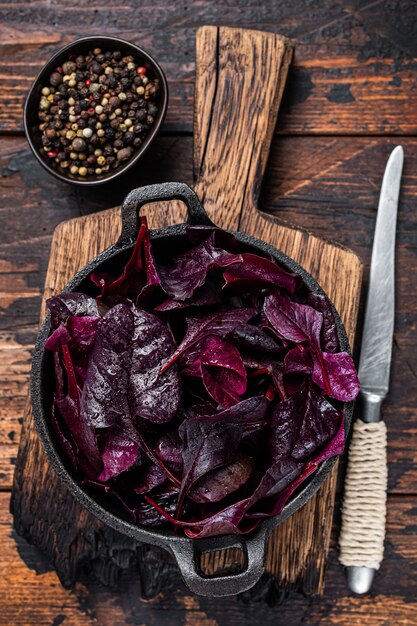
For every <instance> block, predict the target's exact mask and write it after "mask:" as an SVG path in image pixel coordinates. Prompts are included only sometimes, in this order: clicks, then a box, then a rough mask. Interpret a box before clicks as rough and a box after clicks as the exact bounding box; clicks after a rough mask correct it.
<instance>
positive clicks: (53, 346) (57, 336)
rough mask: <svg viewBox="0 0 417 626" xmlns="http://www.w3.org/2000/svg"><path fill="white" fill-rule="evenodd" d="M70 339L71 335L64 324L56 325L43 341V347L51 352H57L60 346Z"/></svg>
mask: <svg viewBox="0 0 417 626" xmlns="http://www.w3.org/2000/svg"><path fill="white" fill-rule="evenodd" d="M70 341H71V335H70V334H69V332H68V329H67V327H66V326H64V324H61V326H58V328H56V329H55V330H54V332H53V333H52V335H49V337H48V339H47V340H46V342H45V348H46V349H47V350H51V351H52V352H59V350H60V349H61V348H62V346H66V345H67V344H68V343H70Z"/></svg>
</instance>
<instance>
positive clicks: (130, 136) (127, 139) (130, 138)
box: [123, 131, 135, 144]
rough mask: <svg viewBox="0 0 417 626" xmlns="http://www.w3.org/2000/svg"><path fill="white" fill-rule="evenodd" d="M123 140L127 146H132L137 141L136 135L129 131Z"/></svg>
mask: <svg viewBox="0 0 417 626" xmlns="http://www.w3.org/2000/svg"><path fill="white" fill-rule="evenodd" d="M123 139H124V142H125V144H130V143H132V142H133V141H134V139H135V133H132V132H131V131H127V132H126V133H125V136H124V137H123Z"/></svg>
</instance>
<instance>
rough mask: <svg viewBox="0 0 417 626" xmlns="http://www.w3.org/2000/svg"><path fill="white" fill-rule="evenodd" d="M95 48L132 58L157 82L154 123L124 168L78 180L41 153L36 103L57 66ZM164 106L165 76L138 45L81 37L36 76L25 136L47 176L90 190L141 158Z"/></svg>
mask: <svg viewBox="0 0 417 626" xmlns="http://www.w3.org/2000/svg"><path fill="white" fill-rule="evenodd" d="M94 48H102V50H104V51H107V50H109V51H114V50H120V51H121V52H122V53H123V54H126V55H127V54H129V55H131V56H133V58H134V59H135V60H137V61H140V63H141V64H142V65H143V66H144V67H146V68H148V69H149V70H150V73H151V75H152V76H153V77H155V78H158V79H159V84H160V95H159V106H158V113H157V116H156V119H155V121H154V123H153V126H152V128H151V129H150V131H149V134H148V135H147V137H146V139H145V141H144V142H143V144H142V145H141V146H140V148H138V149H137V150H136V152H135V153H134V155H133V156H132V158H131V159H130V160H129V161H127V162H126V163H125V164H124V165H121V166H120V167H118V168H116V169H115V170H112V171H110V172H108V173H107V174H103V175H100V176H86V177H85V178H84V179H80V178H77V177H75V176H72V175H71V174H70V173H68V174H64V173H63V172H61V171H59V169H58V168H55V167H53V166H51V165H50V164H49V162H48V157H47V156H46V154H45V153H44V151H43V147H42V143H41V132H40V131H39V128H38V126H39V123H40V122H39V119H38V112H39V108H38V103H39V100H40V98H41V91H42V87H45V86H48V85H49V77H50V75H51V74H52V72H53V71H54V70H55V68H56V67H59V66H60V65H62V64H63V63H65V61H68V58H69V57H70V56H71V55H72V54H77V55H78V54H86V53H87V52H89V51H90V50H93V49H94ZM167 107H168V85H167V81H166V78H165V75H164V73H163V71H162V69H161V67H160V66H159V65H158V63H157V62H156V61H155V59H153V58H152V57H151V56H150V55H149V54H148V53H147V52H145V50H142V48H139V46H136V45H135V44H133V43H130V42H128V41H124V40H123V39H118V38H117V37H82V38H81V39H76V40H75V41H73V42H72V43H70V44H68V45H67V46H64V47H63V48H61V49H60V50H59V51H58V52H57V53H56V54H54V56H53V57H52V58H51V59H50V60H49V61H48V63H46V65H45V66H44V67H43V69H42V70H41V71H40V73H39V74H38V76H37V77H36V78H35V80H34V82H33V85H32V87H31V89H30V91H29V94H28V96H27V98H26V102H25V108H24V113H23V117H24V127H25V133H26V137H27V140H28V142H29V146H30V147H31V149H32V152H33V154H34V155H35V157H36V158H37V159H38V161H39V163H40V164H41V165H42V166H43V167H44V168H45V169H46V170H47V171H48V172H49V173H50V174H52V175H53V176H55V178H58V179H59V180H62V181H64V182H67V183H72V184H73V185H79V186H81V187H89V186H95V185H102V184H103V183H107V182H108V181H110V180H114V179H115V178H117V177H118V176H121V175H122V174H124V173H125V172H126V171H127V170H129V169H130V168H131V167H133V165H135V163H136V162H137V161H138V160H139V159H140V157H141V156H142V155H143V154H144V152H146V150H147V149H148V148H149V146H150V144H151V143H152V141H153V139H154V138H155V136H156V134H157V132H158V130H159V128H160V126H161V124H162V122H163V120H164V117H165V113H166V110H167Z"/></svg>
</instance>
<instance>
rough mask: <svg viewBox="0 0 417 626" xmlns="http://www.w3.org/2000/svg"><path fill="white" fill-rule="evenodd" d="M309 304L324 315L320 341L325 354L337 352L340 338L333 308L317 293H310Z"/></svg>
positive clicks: (324, 297)
mask: <svg viewBox="0 0 417 626" xmlns="http://www.w3.org/2000/svg"><path fill="white" fill-rule="evenodd" d="M307 304H308V305H309V306H311V307H313V309H316V311H320V313H321V314H322V315H323V326H322V327H321V333H320V339H321V347H322V349H323V350H324V351H325V352H336V351H337V350H338V348H339V338H338V336H337V328H336V324H335V320H334V315H333V311H332V307H331V306H330V303H329V301H328V299H327V298H326V296H321V295H318V294H316V293H309V294H308V296H307Z"/></svg>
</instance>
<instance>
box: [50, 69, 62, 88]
mask: <svg viewBox="0 0 417 626" xmlns="http://www.w3.org/2000/svg"><path fill="white" fill-rule="evenodd" d="M49 82H50V84H51V85H52V87H58V85H60V84H61V83H62V75H61V74H60V73H59V72H53V74H51V76H50V77H49Z"/></svg>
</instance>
